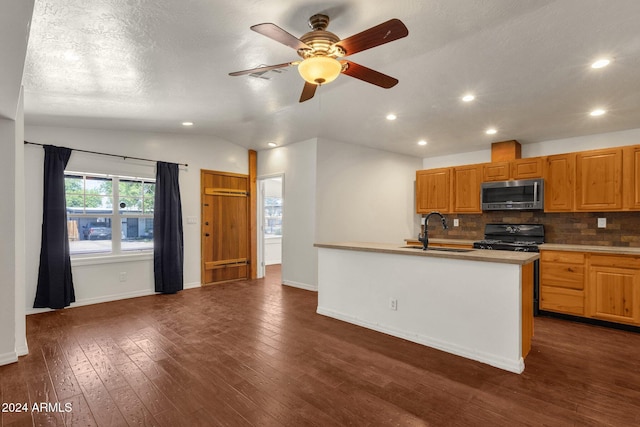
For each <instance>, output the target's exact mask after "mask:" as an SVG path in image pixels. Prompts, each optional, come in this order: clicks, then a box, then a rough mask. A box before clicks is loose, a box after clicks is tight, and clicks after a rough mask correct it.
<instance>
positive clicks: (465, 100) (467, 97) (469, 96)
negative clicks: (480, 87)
mask: <svg viewBox="0 0 640 427" xmlns="http://www.w3.org/2000/svg"><path fill="white" fill-rule="evenodd" d="M474 99H476V97H475V96H473V95H471V94H470V93H469V94H467V95H465V96H463V97H462V100H463V101H464V102H471V101H473V100H474Z"/></svg>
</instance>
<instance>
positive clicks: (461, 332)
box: [316, 244, 537, 373]
mask: <svg viewBox="0 0 640 427" xmlns="http://www.w3.org/2000/svg"><path fill="white" fill-rule="evenodd" d="M359 245H361V246H362V247H354V246H353V244H351V245H347V244H344V249H343V248H341V246H340V244H336V245H333V244H332V245H322V244H317V245H316V246H317V247H318V309H317V312H318V313H319V314H322V315H325V316H329V317H333V318H336V319H339V320H342V321H345V322H349V323H353V324H356V325H360V326H363V327H365V328H369V329H373V330H376V331H379V332H383V333H386V334H389V335H393V336H396V337H399V338H404V339H406V340H409V341H413V342H416V343H419V344H423V345H426V346H429V347H433V348H436V349H439V350H443V351H446V352H449V353H452V354H456V355H459V356H462V357H466V358H469V359H473V360H476V361H479V362H483V363H486V364H489V365H492V366H495V367H498V368H501V369H504V370H507V371H511V372H515V373H521V372H522V371H523V370H524V357H525V356H526V355H527V353H528V352H529V349H530V346H531V336H532V335H533V289H532V283H533V264H532V262H533V261H534V260H535V259H537V255H536V254H531V255H529V257H528V258H527V257H526V256H525V254H522V255H523V257H521V258H522V259H521V260H520V261H518V262H513V261H512V260H510V261H504V260H503V261H500V260H497V259H496V260H490V261H482V260H480V258H478V260H475V259H473V257H471V256H464V255H474V254H471V253H469V254H455V253H451V254H446V255H444V254H443V253H435V252H433V253H432V254H427V253H424V252H422V251H416V250H415V249H405V250H399V251H398V250H395V248H394V247H391V248H390V249H389V250H382V251H381V250H380V244H374V245H376V248H377V249H371V247H369V248H365V246H366V244H359ZM396 248H397V247H396ZM416 252H417V253H416ZM474 252H493V254H492V255H493V256H495V255H496V254H495V253H496V252H501V251H474ZM416 255H418V256H416ZM459 255H460V256H459ZM511 256H512V257H513V255H511ZM470 258H471V259H470ZM394 302H395V309H394V307H393V306H394Z"/></svg>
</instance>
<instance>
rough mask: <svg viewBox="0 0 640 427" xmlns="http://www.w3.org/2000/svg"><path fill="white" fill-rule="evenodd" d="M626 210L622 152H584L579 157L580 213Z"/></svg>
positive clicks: (578, 204)
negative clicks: (623, 191)
mask: <svg viewBox="0 0 640 427" xmlns="http://www.w3.org/2000/svg"><path fill="white" fill-rule="evenodd" d="M620 209H622V149H621V148H610V149H604V150H593V151H583V152H579V153H577V155H576V210H582V211H591V212H597V211H608V210H620Z"/></svg>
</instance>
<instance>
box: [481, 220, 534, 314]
mask: <svg viewBox="0 0 640 427" xmlns="http://www.w3.org/2000/svg"><path fill="white" fill-rule="evenodd" d="M542 243H544V225H542V224H487V225H485V227H484V239H483V240H479V241H477V242H473V247H474V248H475V249H492V250H499V251H515V252H540V248H539V245H541V244H542ZM533 314H534V316H537V315H538V314H540V262H539V261H538V260H536V261H534V262H533Z"/></svg>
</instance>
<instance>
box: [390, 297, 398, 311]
mask: <svg viewBox="0 0 640 427" xmlns="http://www.w3.org/2000/svg"><path fill="white" fill-rule="evenodd" d="M389 308H390V309H391V310H397V309H398V300H397V299H395V298H391V299H390V300H389Z"/></svg>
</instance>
